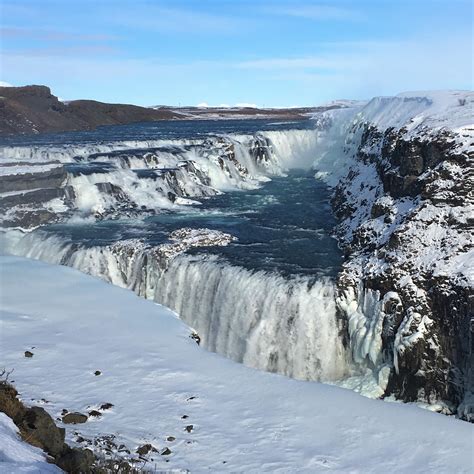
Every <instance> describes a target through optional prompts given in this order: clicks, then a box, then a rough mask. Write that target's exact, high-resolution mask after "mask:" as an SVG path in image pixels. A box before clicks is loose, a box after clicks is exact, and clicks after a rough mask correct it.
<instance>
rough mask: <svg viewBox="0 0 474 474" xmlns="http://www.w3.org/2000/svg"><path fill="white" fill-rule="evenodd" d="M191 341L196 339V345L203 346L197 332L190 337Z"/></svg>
mask: <svg viewBox="0 0 474 474" xmlns="http://www.w3.org/2000/svg"><path fill="white" fill-rule="evenodd" d="M189 337H190V338H191V339H194V340H195V341H196V344H197V345H198V346H199V345H200V344H201V337H200V336H199V334H198V333H197V332H193V333H191V335H190V336H189Z"/></svg>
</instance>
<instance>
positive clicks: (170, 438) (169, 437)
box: [166, 436, 176, 443]
mask: <svg viewBox="0 0 474 474" xmlns="http://www.w3.org/2000/svg"><path fill="white" fill-rule="evenodd" d="M166 441H169V442H170V443H172V442H173V441H176V438H175V437H174V436H168V437H167V438H166Z"/></svg>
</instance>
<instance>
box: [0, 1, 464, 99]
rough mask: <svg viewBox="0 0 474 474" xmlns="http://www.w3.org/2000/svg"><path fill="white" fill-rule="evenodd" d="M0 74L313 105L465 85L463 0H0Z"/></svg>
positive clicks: (123, 92)
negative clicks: (343, 99)
mask: <svg viewBox="0 0 474 474" xmlns="http://www.w3.org/2000/svg"><path fill="white" fill-rule="evenodd" d="M0 15H1V16H0V25H1V44H0V52H1V62H0V66H1V70H0V71H1V74H0V80H2V81H5V82H8V83H11V84H13V85H24V84H46V85H49V86H50V87H51V88H52V90H53V92H54V93H55V94H56V95H59V96H60V97H61V98H64V99H76V98H90V99H96V100H102V101H107V102H127V103H136V104H141V105H155V104H172V105H178V104H181V105H185V104H186V105H196V104H198V103H202V102H206V103H208V104H210V105H219V104H223V103H225V104H230V105H234V104H237V103H252V104H257V105H259V106H297V105H314V104H318V103H322V102H325V101H328V100H332V99H338V98H354V99H363V98H368V97H371V96H374V95H391V94H396V93H397V92H401V91H407V90H420V89H445V88H450V89H471V88H472V76H473V72H472V67H473V65H472V53H473V51H472V49H473V39H472V20H473V16H472V15H473V12H472V3H471V1H469V0H411V1H409V0H392V1H385V0H352V1H349V0H332V1H331V0H326V1H324V2H322V1H312V0H300V1H290V0H268V1H267V0H262V1H258V0H253V1H248V0H233V1H230V0H228V1H227V0H195V1H191V0H183V1H181V0H175V1H161V0H156V1H151V0H148V1H146V0H134V1H132V0H130V1H128V0H114V1H112V0H95V1H90V0H81V1H79V0H0Z"/></svg>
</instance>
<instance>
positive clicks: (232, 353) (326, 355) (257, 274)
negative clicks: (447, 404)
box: [2, 231, 350, 381]
mask: <svg viewBox="0 0 474 474" xmlns="http://www.w3.org/2000/svg"><path fill="white" fill-rule="evenodd" d="M2 247H3V248H4V250H5V251H7V252H9V253H13V254H16V255H23V256H26V257H30V258H36V259H41V260H44V261H47V262H50V263H55V264H62V265H68V266H72V267H74V268H77V269H78V270H81V271H83V272H85V273H88V274H91V275H94V276H97V277H100V278H102V279H104V280H106V281H108V282H110V283H113V284H115V285H119V286H122V287H124V288H129V289H131V290H133V291H135V292H136V293H137V294H138V295H140V296H143V297H146V298H148V299H152V300H154V301H156V302H158V303H160V304H163V305H165V306H168V307H169V308H171V309H173V310H174V311H176V312H177V313H178V314H179V316H180V318H181V319H182V320H183V321H185V322H186V323H187V324H188V325H189V326H191V327H192V328H193V329H195V330H196V331H197V333H198V334H199V336H200V337H201V340H202V345H203V346H204V347H205V348H206V349H208V350H210V351H214V352H217V353H219V354H222V355H224V356H226V357H229V358H231V359H233V360H235V361H237V362H242V363H244V364H245V365H248V366H250V367H254V368H256V369H261V370H266V371H270V372H277V373H280V374H284V375H287V376H290V377H293V378H297V379H303V380H322V381H334V380H338V379H341V378H342V377H344V376H345V375H346V374H347V373H348V370H349V367H350V362H349V360H350V357H349V355H348V353H347V352H346V349H345V347H344V345H343V343H342V338H341V337H340V335H339V332H340V327H339V324H338V320H337V318H336V307H335V298H334V285H333V283H332V282H331V281H330V280H329V279H324V278H323V279H318V280H316V281H314V280H312V279H311V278H308V277H293V278H284V277H282V276H280V275H278V274H269V273H265V272H262V271H253V272H252V271H250V270H247V269H244V268H241V267H235V266H232V265H229V264H228V263H227V262H226V261H224V260H222V259H220V258H218V257H216V256H213V255H186V254H182V255H179V256H177V257H175V258H173V259H171V260H170V261H164V260H163V259H162V258H160V257H159V254H158V253H157V251H156V249H154V248H149V247H146V246H143V245H142V244H140V242H139V241H123V242H118V243H116V244H113V245H111V246H107V247H89V248H86V247H78V246H77V245H74V244H70V243H67V242H65V241H63V240H61V239H60V238H59V237H57V236H54V235H48V234H46V233H44V232H41V231H37V232H32V233H28V234H23V233H20V232H9V233H7V234H3V238H2Z"/></svg>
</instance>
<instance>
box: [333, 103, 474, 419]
mask: <svg viewBox="0 0 474 474" xmlns="http://www.w3.org/2000/svg"><path fill="white" fill-rule="evenodd" d="M402 99H403V100H402V101H401V103H400V100H399V101H398V104H395V105H396V106H397V107H398V108H397V110H398V112H399V114H400V115H403V114H401V112H402V111H405V113H406V116H404V117H403V120H400V121H399V122H398V123H396V124H395V125H396V126H390V125H393V124H394V119H393V118H392V119H390V118H389V114H387V113H384V114H381V113H379V114H376V115H375V117H374V116H372V117H371V121H366V120H363V119H361V118H360V117H361V116H362V117H363V115H364V111H362V113H361V114H359V120H357V118H356V120H355V121H354V124H353V126H352V133H353V134H356V135H359V136H360V137H361V138H360V142H359V144H358V147H357V148H355V150H354V154H353V156H354V159H355V163H354V165H353V166H352V167H351V169H350V171H349V172H348V174H347V175H346V176H345V177H344V178H343V179H341V180H340V181H339V184H338V185H337V187H336V188H335V193H334V197H333V206H334V210H335V212H336V215H337V217H338V218H339V219H340V224H339V226H338V229H337V234H338V237H339V239H340V242H341V244H342V245H343V247H344V249H345V252H346V254H347V257H348V259H347V262H346V263H345V264H344V267H343V271H342V273H341V275H340V276H339V280H338V289H339V296H338V307H339V310H340V312H341V313H342V315H343V317H344V318H345V319H346V321H347V332H348V336H349V340H350V346H351V349H352V353H353V358H354V361H355V362H356V363H359V364H362V365H364V364H365V365H367V366H369V367H371V368H372V369H373V371H374V373H375V375H376V376H377V378H378V381H379V384H380V385H381V389H382V393H383V394H384V396H391V395H393V396H395V397H396V398H397V399H401V400H405V401H421V402H426V403H427V404H429V405H431V406H432V408H433V409H437V410H440V411H444V412H447V413H457V414H458V415H459V416H461V417H464V418H466V419H468V420H472V419H474V415H473V405H472V402H473V395H472V393H473V390H474V387H473V380H472V362H473V351H472V347H473V337H472V321H473V301H474V291H473V286H474V278H473V277H474V275H473V268H474V249H473V247H474V245H473V238H472V231H473V210H474V207H473V194H472V190H473V189H474V187H473V184H474V182H473V177H472V158H473V139H472V135H473V133H472V132H473V127H472V126H466V125H465V123H464V122H463V121H462V116H463V115H465V114H466V113H467V114H468V113H469V110H471V114H472V103H473V95H472V94H464V95H463V96H462V97H460V98H459V100H457V101H456V98H455V97H451V99H452V100H451V103H450V104H448V105H446V107H445V108H444V109H439V108H438V109H439V110H444V111H445V115H446V109H449V108H451V111H450V114H451V115H449V114H448V115H447V117H446V116H445V117H441V118H443V119H444V120H442V119H441V118H440V117H439V113H438V115H436V114H434V113H433V112H432V111H431V110H430V106H431V105H432V103H430V102H429V100H428V99H427V98H426V99H424V100H422V99H420V98H417V100H415V99H413V102H414V103H409V102H408V99H406V98H402ZM436 99H438V98H435V100H434V101H433V102H434V105H435V106H436V105H437V102H439V101H437V100H436ZM426 101H428V102H426ZM403 102H404V103H405V108H403V107H402V105H403ZM395 105H394V104H392V103H387V104H385V105H384V107H385V108H388V109H390V108H392V109H393V108H394V107H395ZM370 106H371V104H370V103H369V105H368V106H367V107H370ZM372 107H374V104H372ZM384 107H379V112H383V110H384ZM410 107H414V108H415V113H408V112H406V109H407V108H410ZM420 107H421V108H422V111H423V113H422V114H419V113H420ZM434 108H435V111H436V112H438V110H437V109H436V107H434ZM400 115H399V116H400ZM459 115H461V118H460V117H459ZM395 117H396V115H395ZM470 119H471V120H472V115H471V117H470ZM457 120H458V121H459V122H460V123H456V121H457ZM420 122H421V125H419V126H418V128H417V127H415V128H413V127H414V125H413V124H417V123H420ZM452 122H455V123H454V126H453V123H452ZM387 374H388V376H387Z"/></svg>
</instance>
